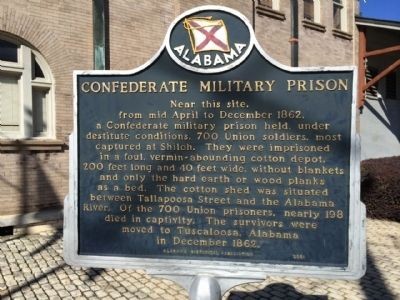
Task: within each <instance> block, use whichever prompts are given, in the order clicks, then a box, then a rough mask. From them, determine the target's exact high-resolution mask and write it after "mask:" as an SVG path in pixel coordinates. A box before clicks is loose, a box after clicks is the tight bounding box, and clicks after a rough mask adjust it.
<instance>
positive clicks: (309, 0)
mask: <svg viewBox="0 0 400 300" xmlns="http://www.w3.org/2000/svg"><path fill="white" fill-rule="evenodd" d="M304 19H306V20H309V21H311V22H314V0H304Z"/></svg>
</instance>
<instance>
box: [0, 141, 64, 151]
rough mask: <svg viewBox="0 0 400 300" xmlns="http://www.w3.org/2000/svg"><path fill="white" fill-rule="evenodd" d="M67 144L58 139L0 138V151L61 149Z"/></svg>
mask: <svg viewBox="0 0 400 300" xmlns="http://www.w3.org/2000/svg"><path fill="white" fill-rule="evenodd" d="M67 147H68V146H67V145H66V144H65V143H64V142H62V141H60V140H29V139H26V140H0V151H2V152H5V151H7V152H18V151H63V150H65V149H67Z"/></svg>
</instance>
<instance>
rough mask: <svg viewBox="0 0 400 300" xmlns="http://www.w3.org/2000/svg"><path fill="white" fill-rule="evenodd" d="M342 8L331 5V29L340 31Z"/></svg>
mask: <svg viewBox="0 0 400 300" xmlns="http://www.w3.org/2000/svg"><path fill="white" fill-rule="evenodd" d="M341 14H342V6H339V5H336V4H335V3H334V4H333V27H334V28H335V29H342V22H341V20H342V16H341Z"/></svg>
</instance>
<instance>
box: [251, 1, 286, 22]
mask: <svg viewBox="0 0 400 300" xmlns="http://www.w3.org/2000/svg"><path fill="white" fill-rule="evenodd" d="M256 11H257V13H258V14H259V15H262V16H266V17H270V18H273V19H277V20H280V21H284V20H285V19H286V17H285V14H284V13H282V12H280V11H277V10H274V9H271V8H269V7H267V6H265V5H258V6H257V8H256Z"/></svg>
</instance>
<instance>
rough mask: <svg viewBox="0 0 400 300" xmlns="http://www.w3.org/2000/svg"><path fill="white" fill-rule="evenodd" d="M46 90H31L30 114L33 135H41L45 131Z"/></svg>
mask: <svg viewBox="0 0 400 300" xmlns="http://www.w3.org/2000/svg"><path fill="white" fill-rule="evenodd" d="M47 94H48V90H47V89H43V88H33V92H32V116H33V136H42V135H44V134H45V133H46V132H47V119H48V118H47V107H48V103H47V102H48V100H47V99H48V97H47Z"/></svg>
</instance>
